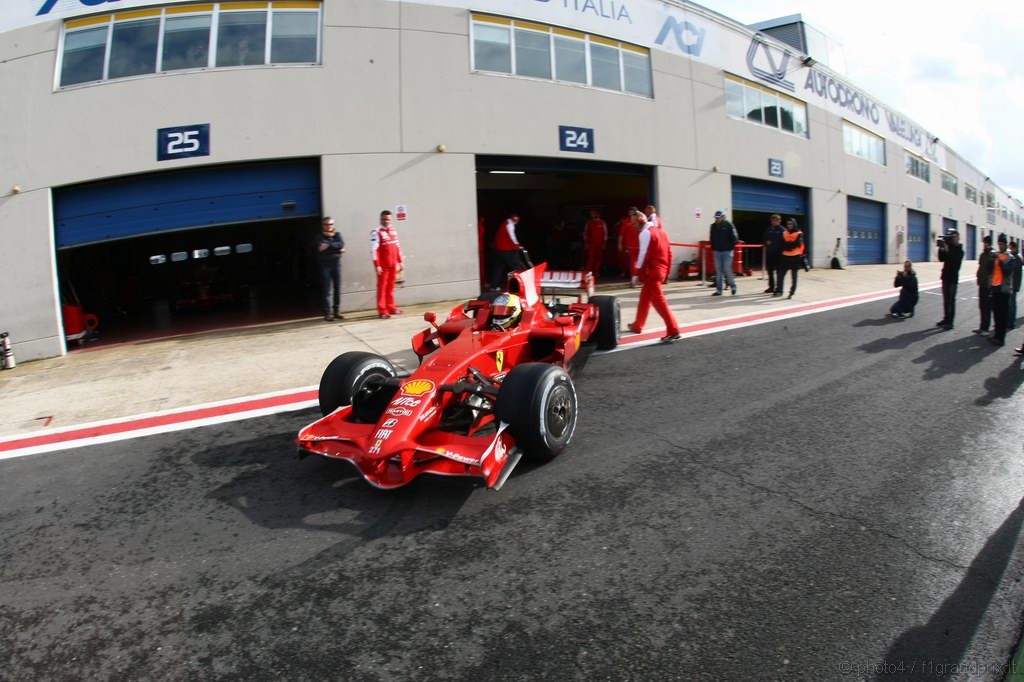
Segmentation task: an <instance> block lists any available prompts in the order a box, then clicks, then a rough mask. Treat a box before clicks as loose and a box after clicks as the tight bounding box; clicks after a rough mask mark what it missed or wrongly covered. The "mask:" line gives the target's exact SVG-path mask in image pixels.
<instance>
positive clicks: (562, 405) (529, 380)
mask: <svg viewBox="0 0 1024 682" xmlns="http://www.w3.org/2000/svg"><path fill="white" fill-rule="evenodd" d="M494 412H495V415H496V416H497V418H498V420H499V421H503V422H506V423H507V424H508V425H509V430H510V431H511V432H512V436H513V437H514V438H515V440H516V444H518V445H519V446H520V447H522V448H523V455H524V456H525V457H526V458H528V459H532V460H534V461H538V462H549V461H551V460H552V459H554V458H555V457H556V456H557V455H558V454H559V453H560V452H562V450H564V449H565V448H566V446H567V445H569V441H570V440H572V436H573V433H575V432H576V416H577V410H576V387H575V386H573V383H572V379H571V378H569V375H568V373H566V371H565V370H564V369H562V368H561V367H559V366H558V365H549V364H547V363H543V362H528V363H526V364H523V365H519V366H517V367H515V368H513V369H512V371H511V372H509V375H508V376H507V377H505V380H504V381H503V382H501V388H500V389H499V390H498V400H497V402H496V403H495V406H494Z"/></svg>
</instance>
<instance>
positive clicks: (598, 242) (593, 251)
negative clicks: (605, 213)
mask: <svg viewBox="0 0 1024 682" xmlns="http://www.w3.org/2000/svg"><path fill="white" fill-rule="evenodd" d="M607 243H608V225H607V223H605V222H604V221H603V220H601V212H600V211H598V210H597V209H596V208H595V209H593V210H591V211H590V220H588V221H587V225H586V227H584V228H583V245H584V246H585V247H586V251H587V256H586V258H587V260H586V263H584V265H583V271H584V272H588V271H589V272H592V273H593V274H594V283H595V284H596V283H597V276H598V275H599V274H601V265H602V264H603V263H604V246H605V244H607Z"/></svg>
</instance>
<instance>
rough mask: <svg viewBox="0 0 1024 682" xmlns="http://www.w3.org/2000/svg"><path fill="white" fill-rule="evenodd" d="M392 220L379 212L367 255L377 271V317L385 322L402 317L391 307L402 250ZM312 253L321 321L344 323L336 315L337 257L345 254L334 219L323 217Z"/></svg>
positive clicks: (388, 213) (338, 292) (387, 213)
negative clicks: (314, 256)
mask: <svg viewBox="0 0 1024 682" xmlns="http://www.w3.org/2000/svg"><path fill="white" fill-rule="evenodd" d="M392 218H393V216H392V213H391V211H381V212H380V222H379V223H378V225H377V226H376V227H374V228H373V229H372V230H370V255H371V258H372V259H373V267H374V269H375V270H376V271H377V314H378V315H379V316H380V317H381V318H382V319H385V320H386V319H389V318H390V317H391V316H392V315H401V314H402V310H401V309H400V308H399V307H398V306H396V305H395V284H396V283H397V281H398V279H399V278H400V276H401V274H402V269H403V259H402V247H401V245H400V244H399V243H398V230H396V229H395V227H394V225H392ZM315 249H316V259H317V266H318V269H319V274H320V291H321V295H322V296H321V300H322V302H323V312H324V321H325V322H332V321H334V320H342V319H345V318H344V315H341V314H340V305H341V256H342V254H344V253H345V240H344V239H343V238H342V236H341V233H339V232H338V231H337V230H336V229H335V226H334V219H333V218H331V217H330V216H325V217H324V219H323V220H322V221H321V223H320V234H319V235H318V236H317V238H316V240H315Z"/></svg>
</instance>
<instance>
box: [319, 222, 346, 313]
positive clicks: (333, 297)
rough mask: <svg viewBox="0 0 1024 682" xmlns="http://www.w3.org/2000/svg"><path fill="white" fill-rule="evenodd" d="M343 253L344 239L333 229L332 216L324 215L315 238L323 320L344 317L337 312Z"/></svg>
mask: <svg viewBox="0 0 1024 682" xmlns="http://www.w3.org/2000/svg"><path fill="white" fill-rule="evenodd" d="M343 253H345V240H344V239H342V238H341V235H340V234H339V233H338V232H336V231H335V230H334V218H332V217H330V216H325V217H324V219H323V220H322V221H321V223H320V234H319V235H317V238H316V262H317V267H318V268H319V270H320V293H321V297H320V300H321V301H322V302H323V307H324V322H331V321H332V320H342V319H345V318H344V316H343V315H340V314H338V310H339V307H340V305H341V254H343Z"/></svg>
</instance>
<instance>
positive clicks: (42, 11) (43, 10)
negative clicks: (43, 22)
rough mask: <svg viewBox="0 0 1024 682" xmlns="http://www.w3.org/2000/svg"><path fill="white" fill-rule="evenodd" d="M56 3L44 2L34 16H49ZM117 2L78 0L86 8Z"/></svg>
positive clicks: (50, 0)
mask: <svg viewBox="0 0 1024 682" xmlns="http://www.w3.org/2000/svg"><path fill="white" fill-rule="evenodd" d="M57 1H58V0H46V2H44V3H43V6H42V7H40V8H39V11H38V12H36V16H37V17H41V16H43V15H44V14H49V13H50V10H52V9H53V6H54V5H56V4H57ZM118 1H119V0H78V2H79V3H80V4H82V5H85V6H86V7H99V6H100V5H103V4H105V3H108V2H118Z"/></svg>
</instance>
